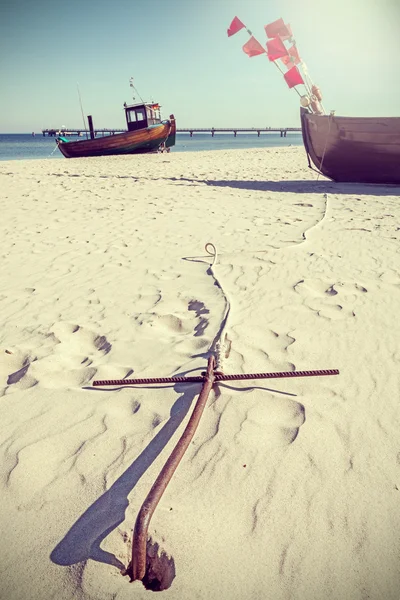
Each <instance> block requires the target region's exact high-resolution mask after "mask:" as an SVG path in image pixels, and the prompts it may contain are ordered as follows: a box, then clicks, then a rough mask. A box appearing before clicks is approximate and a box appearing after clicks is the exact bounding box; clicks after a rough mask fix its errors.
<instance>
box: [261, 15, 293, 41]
mask: <svg viewBox="0 0 400 600" xmlns="http://www.w3.org/2000/svg"><path fill="white" fill-rule="evenodd" d="M264 29H265V33H266V34H267V37H269V38H274V37H278V36H281V37H283V38H289V37H291V35H292V30H291V28H290V25H285V23H284V22H283V19H278V20H277V21H274V22H273V23H269V24H268V25H265V27H264Z"/></svg>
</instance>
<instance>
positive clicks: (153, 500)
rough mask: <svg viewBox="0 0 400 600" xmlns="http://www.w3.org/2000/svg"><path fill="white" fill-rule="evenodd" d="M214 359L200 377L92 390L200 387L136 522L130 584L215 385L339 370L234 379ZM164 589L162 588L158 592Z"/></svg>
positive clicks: (141, 569) (141, 573) (141, 574)
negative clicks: (217, 367) (157, 512)
mask: <svg viewBox="0 0 400 600" xmlns="http://www.w3.org/2000/svg"><path fill="white" fill-rule="evenodd" d="M214 368H215V358H214V356H211V357H210V358H209V359H208V364H207V371H206V372H204V373H202V374H201V375H200V376H193V377H153V378H147V379H106V380H98V381H94V382H93V386H96V387H99V386H109V385H148V384H158V383H203V385H202V389H201V391H200V395H199V397H198V399H197V402H196V405H195V407H194V409H193V412H192V415H191V417H190V419H189V422H188V424H187V425H186V428H185V430H184V432H183V434H182V436H181V438H180V439H179V441H178V443H177V444H176V446H175V448H174V449H173V451H172V453H171V455H170V456H169V458H168V459H167V462H166V463H165V465H164V467H163V469H162V470H161V472H160V474H159V475H158V477H157V479H156V481H155V482H154V484H153V486H152V488H151V490H150V492H149V493H148V495H147V497H146V499H145V501H144V502H143V504H142V506H141V509H140V511H139V513H138V516H137V518H136V522H135V527H134V531H133V540H132V560H131V563H130V565H129V566H128V568H127V570H126V571H125V574H127V575H130V577H131V581H135V580H142V581H143V580H144V579H145V577H146V571H147V566H148V565H147V561H148V560H151V559H149V558H148V557H147V556H146V549H147V538H148V529H149V525H150V519H151V517H152V516H153V513H154V511H155V509H156V507H157V504H158V503H159V501H160V499H161V497H162V495H163V493H164V491H165V489H166V487H167V485H168V484H169V482H170V480H171V478H172V476H173V474H174V472H175V471H176V469H177V467H178V465H179V463H180V461H181V459H182V457H183V455H184V453H185V451H186V449H187V448H188V446H189V444H190V442H191V440H192V438H193V436H194V434H195V432H196V429H197V426H198V424H199V421H200V418H201V415H202V414H203V411H204V408H205V406H206V403H207V399H208V396H209V393H210V391H211V389H212V387H213V385H214V383H217V382H219V381H237V380H246V379H247V380H248V379H277V378H282V377H289V378H290V377H316V376H324V375H339V370H338V369H323V370H313V371H286V372H281V373H243V374H237V375H225V374H223V373H221V372H219V371H214ZM160 589H163V588H160Z"/></svg>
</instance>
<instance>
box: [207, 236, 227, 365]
mask: <svg viewBox="0 0 400 600" xmlns="http://www.w3.org/2000/svg"><path fill="white" fill-rule="evenodd" d="M205 250H206V252H207V254H209V255H210V256H212V263H211V264H210V268H209V270H208V272H209V274H210V275H211V276H212V277H213V278H214V281H215V283H216V285H217V286H218V287H219V289H220V290H221V292H222V294H223V296H224V299H225V310H224V316H223V318H222V321H221V325H220V328H219V331H218V332H217V334H216V336H215V337H214V340H213V341H212V343H211V346H210V350H211V351H212V352H214V355H215V368H216V370H217V371H220V372H223V362H224V359H225V358H228V356H229V350H230V342H229V340H228V336H227V333H226V330H227V326H228V317H229V314H230V311H231V301H230V299H229V296H228V294H227V293H226V291H225V290H224V288H223V287H222V285H221V282H220V280H219V278H218V276H217V275H216V273H215V266H216V265H217V262H218V253H217V249H216V247H215V246H214V244H212V243H211V242H208V243H207V244H206V245H205Z"/></svg>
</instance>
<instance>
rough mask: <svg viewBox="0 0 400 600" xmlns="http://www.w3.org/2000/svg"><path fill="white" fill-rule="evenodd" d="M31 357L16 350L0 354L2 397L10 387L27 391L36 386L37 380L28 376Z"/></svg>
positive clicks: (0, 389)
mask: <svg viewBox="0 0 400 600" xmlns="http://www.w3.org/2000/svg"><path fill="white" fill-rule="evenodd" d="M30 361H31V356H30V354H29V353H27V352H22V351H20V350H18V349H16V348H10V349H7V348H6V349H2V350H1V353H0V396H3V395H4V394H5V392H6V389H7V387H8V386H11V385H12V386H15V387H16V388H18V389H27V388H30V387H32V386H34V385H36V383H37V380H36V379H35V378H34V377H32V376H31V375H27V372H28V369H29V366H30Z"/></svg>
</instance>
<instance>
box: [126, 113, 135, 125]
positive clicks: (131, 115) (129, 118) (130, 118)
mask: <svg viewBox="0 0 400 600" xmlns="http://www.w3.org/2000/svg"><path fill="white" fill-rule="evenodd" d="M126 118H127V121H128V123H135V122H136V113H135V111H134V110H127V111H126Z"/></svg>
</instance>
